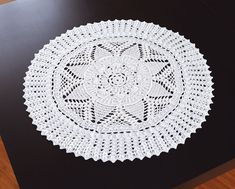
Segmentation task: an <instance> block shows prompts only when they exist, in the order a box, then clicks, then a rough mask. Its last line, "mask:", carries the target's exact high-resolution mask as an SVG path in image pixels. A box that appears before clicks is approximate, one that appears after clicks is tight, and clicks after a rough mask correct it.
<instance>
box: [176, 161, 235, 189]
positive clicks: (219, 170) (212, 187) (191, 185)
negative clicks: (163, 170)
mask: <svg viewBox="0 0 235 189" xmlns="http://www.w3.org/2000/svg"><path fill="white" fill-rule="evenodd" d="M175 189H235V159H233V160H231V161H228V162H227V163H225V164H223V165H221V166H218V167H216V168H214V169H212V170H210V171H208V172H206V173H204V174H202V175H200V176H198V177H196V178H194V179H192V180H190V181H188V182H185V183H183V184H182V185H180V186H178V187H176V188H175Z"/></svg>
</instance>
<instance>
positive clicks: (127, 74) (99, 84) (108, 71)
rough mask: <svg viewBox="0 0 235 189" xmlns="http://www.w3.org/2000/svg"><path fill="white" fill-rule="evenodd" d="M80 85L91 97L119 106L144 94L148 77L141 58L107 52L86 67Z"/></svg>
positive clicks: (138, 98) (148, 84) (134, 100)
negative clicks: (105, 55)
mask: <svg viewBox="0 0 235 189" xmlns="http://www.w3.org/2000/svg"><path fill="white" fill-rule="evenodd" d="M84 86H85V89H86V91H87V93H88V94H89V95H90V96H91V97H92V98H93V100H94V101H97V102H99V103H102V104H105V105H110V106H116V105H120V106H121V105H127V104H132V103H135V102H137V101H138V100H140V99H141V98H142V97H143V96H145V95H146V93H147V92H148V90H149V88H150V86H151V78H150V72H149V69H148V67H147V66H146V65H144V62H141V61H139V60H137V59H135V58H133V57H130V56H121V57H112V56H110V57H105V58H102V59H100V60H98V61H97V62H95V63H94V64H92V65H91V66H90V67H89V68H88V69H87V71H86V72H85V85H84Z"/></svg>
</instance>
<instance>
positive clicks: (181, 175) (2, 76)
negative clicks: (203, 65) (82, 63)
mask: <svg viewBox="0 0 235 189" xmlns="http://www.w3.org/2000/svg"><path fill="white" fill-rule="evenodd" d="M233 8H234V6H233V5H232V3H231V2H229V1H227V2H226V1H212V0H198V1H188V0H175V1H170V0H163V1H158V0H153V1H149V0H145V1H143V0H99V1H98V0H30V1H29V0H16V1H15V2H12V3H9V4H5V5H1V6H0V65H1V67H0V116H1V119H0V121H1V123H0V128H1V135H2V137H3V140H4V142H5V144H6V148H7V151H8V153H9V156H10V160H11V162H12V165H13V168H14V170H15V173H16V177H17V179H18V181H19V184H20V186H21V189H49V188H50V189H51V188H57V189H64V188H94V187H95V188H102V189H105V188H122V189H124V188H128V189H131V188H148V189H151V188H154V189H156V188H160V189H167V188H172V187H174V186H176V185H178V184H180V183H182V182H185V181H187V180H188V179H191V178H193V177H195V176H197V175H199V174H201V173H204V172H205V171H207V170H209V169H211V168H213V167H216V166H218V165H220V164H221V163H224V162H226V161H228V160H230V159H232V158H234V157H235V136H234V134H235V119H234V117H235V116H234V112H235V111H234V108H235V100H234V95H235V94H234V93H235V84H234V81H235V79H234V75H235V71H234V68H235V66H234V64H235V58H234V57H235V52H234V50H235V48H234V44H235V43H234V42H235V40H234V34H235V16H234V14H232V11H233ZM114 19H134V20H136V19H138V20H141V21H146V22H153V23H155V24H159V25H160V26H164V27H167V28H168V29H171V30H173V31H178V32H179V33H180V34H182V35H184V36H185V37H186V38H188V39H190V40H191V41H192V42H193V43H196V46H197V47H198V48H200V52H201V53H202V54H204V57H205V58H206V59H207V61H208V65H209V66H210V69H211V71H212V76H213V82H214V83H215V84H214V86H213V87H214V88H215V91H214V95H215V97H214V98H213V102H214V103H213V105H212V106H211V109H212V110H211V111H210V112H209V113H210V116H209V117H207V121H206V122H204V123H203V124H202V129H198V130H197V133H196V134H192V135H191V138H190V139H187V140H186V143H185V144H184V145H179V146H178V149H177V150H170V152H169V153H162V154H161V155H160V156H159V157H156V156H154V157H152V158H150V159H148V158H144V159H143V160H134V161H133V162H131V161H125V162H124V163H121V162H116V163H115V164H113V163H111V162H107V163H103V162H101V161H97V162H95V161H93V160H87V161H86V160H84V159H83V158H81V157H79V158H75V157H74V155H73V154H66V153H65V150H60V149H59V147H58V146H53V145H52V143H51V142H48V141H47V140H46V138H45V137H42V136H41V135H40V133H39V132H38V131H36V129H35V126H34V125H32V120H31V119H30V118H29V117H28V113H27V112H26V107H25V106H24V105H23V103H24V100H23V98H22V95H23V91H22V90H23V85H22V84H23V77H24V76H25V72H26V70H27V67H28V66H29V65H30V60H31V59H33V57H34V53H37V52H38V50H39V49H41V48H42V47H43V45H44V44H46V43H48V42H49V40H50V39H53V38H55V37H56V36H58V35H60V34H61V33H64V32H65V31H66V30H67V29H72V28H73V27H74V26H79V25H82V24H86V23H92V22H97V21H101V20H114Z"/></svg>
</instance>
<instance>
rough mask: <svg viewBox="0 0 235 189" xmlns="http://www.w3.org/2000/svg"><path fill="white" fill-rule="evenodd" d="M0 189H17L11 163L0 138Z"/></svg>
mask: <svg viewBox="0 0 235 189" xmlns="http://www.w3.org/2000/svg"><path fill="white" fill-rule="evenodd" d="M0 189H19V185H18V183H17V181H16V178H15V175H14V172H13V170H12V167H11V163H10V161H9V159H8V156H7V153H6V150H5V148H4V144H3V141H2V139H1V138H0Z"/></svg>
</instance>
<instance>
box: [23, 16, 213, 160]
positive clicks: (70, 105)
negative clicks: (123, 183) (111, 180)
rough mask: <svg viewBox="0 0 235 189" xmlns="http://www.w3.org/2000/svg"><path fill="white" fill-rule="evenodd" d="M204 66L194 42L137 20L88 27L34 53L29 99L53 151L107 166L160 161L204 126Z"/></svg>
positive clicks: (207, 82) (208, 92)
mask: <svg viewBox="0 0 235 189" xmlns="http://www.w3.org/2000/svg"><path fill="white" fill-rule="evenodd" d="M208 68H209V67H208V66H207V65H206V60H205V59H203V56H202V55H201V54H200V53H199V50H198V49H197V48H196V47H195V45H194V44H192V43H190V41H189V40H187V39H185V38H184V37H183V36H180V35H179V34H178V33H174V32H172V31H170V30H167V29H165V28H162V27H160V26H158V25H154V24H149V23H146V22H140V21H132V20H128V21H125V20H115V21H107V22H100V23H94V24H88V25H86V26H80V27H78V28H74V29H72V30H69V31H67V32H66V33H65V34H62V35H61V36H60V37H56V38H55V39H54V40H51V41H50V43H49V44H47V45H45V46H44V47H43V49H42V50H40V51H39V53H37V54H36V55H35V58H34V59H33V60H32V64H31V65H30V66H29V71H28V72H27V73H26V77H25V83H24V86H25V89H24V93H25V94H24V98H25V100H26V101H25V104H26V105H27V107H28V108H27V111H28V112H29V113H30V117H31V118H32V120H33V124H35V125H36V126H37V129H38V130H39V131H41V133H42V135H46V136H47V139H48V140H51V141H52V142H53V144H54V145H59V146H60V148H61V149H66V151H67V152H73V153H74V154H75V155H76V156H83V157H84V158H85V159H88V158H93V159H94V160H99V159H101V160H102V161H108V160H110V161H112V162H115V161H116V160H120V161H123V160H125V159H129V160H133V159H134V158H139V159H142V158H144V157H151V156H152V155H159V154H160V153H161V152H168V151H169V149H171V148H176V147H177V145H178V144H180V143H184V141H185V139H186V138H187V137H190V134H191V133H193V132H195V131H196V129H197V128H199V127H201V123H202V122H203V121H205V116H206V115H208V110H209V109H210V107H209V105H210V104H211V103H212V101H211V98H212V96H213V95H212V90H213V89H212V78H211V76H210V71H209V70H208Z"/></svg>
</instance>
